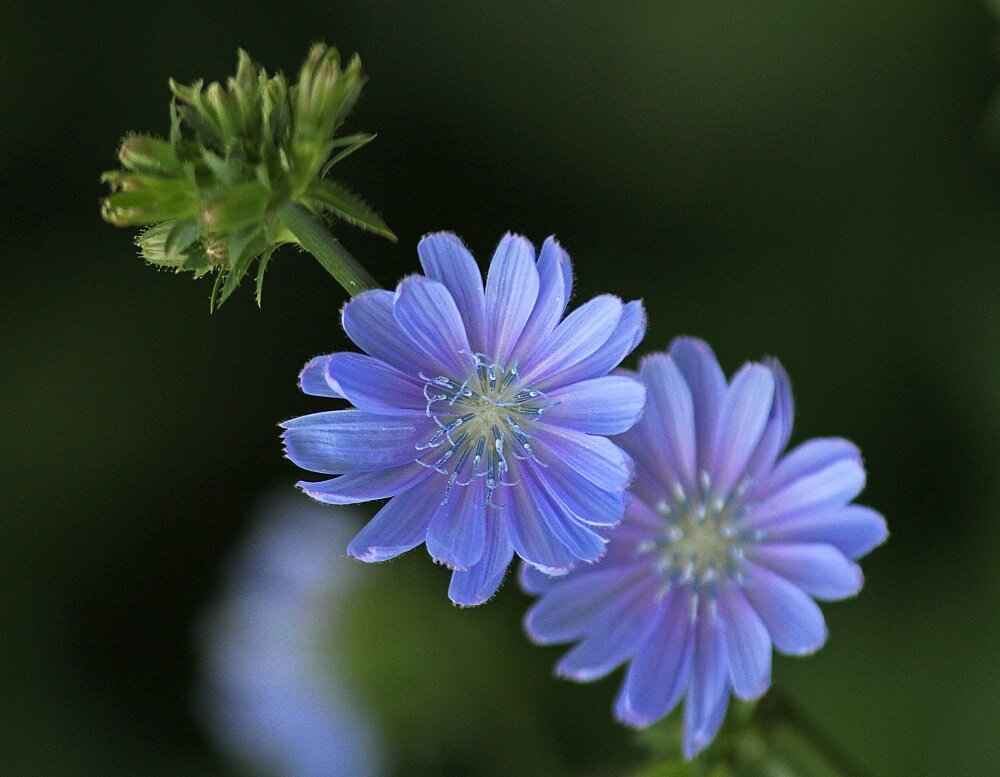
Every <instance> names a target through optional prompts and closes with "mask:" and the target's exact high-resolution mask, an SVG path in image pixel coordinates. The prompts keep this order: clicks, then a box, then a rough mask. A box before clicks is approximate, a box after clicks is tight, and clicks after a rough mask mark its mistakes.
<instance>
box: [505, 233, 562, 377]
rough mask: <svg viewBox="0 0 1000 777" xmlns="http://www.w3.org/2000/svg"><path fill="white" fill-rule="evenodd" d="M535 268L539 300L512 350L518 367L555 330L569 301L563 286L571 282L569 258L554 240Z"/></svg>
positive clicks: (543, 250) (541, 254)
mask: <svg viewBox="0 0 1000 777" xmlns="http://www.w3.org/2000/svg"><path fill="white" fill-rule="evenodd" d="M536 267H537V268H538V297H537V299H536V300H535V306H534V308H533V309H532V311H531V315H530V316H529V317H528V322H527V323H526V324H525V325H524V329H523V330H522V331H521V336H520V337H519V338H518V341H517V346H516V347H515V349H514V351H515V353H516V355H517V357H518V358H519V360H520V361H521V363H525V362H526V361H527V359H528V358H529V357H530V356H531V355H532V354H533V353H534V352H535V351H536V350H537V349H538V347H539V345H541V343H542V341H543V340H545V338H546V337H548V336H549V335H550V334H552V330H553V329H555V328H556V325H557V324H558V323H559V320H560V319H561V318H562V315H563V313H564V312H565V310H566V303H567V302H568V301H569V293H568V291H569V290H568V289H567V288H566V284H567V283H572V282H573V281H572V272H573V271H572V269H570V262H569V256H568V255H567V254H566V252H565V251H563V249H562V246H560V245H559V243H558V242H557V241H556V239H555V238H554V237H549V238H548V239H546V241H545V243H544V244H543V245H542V250H541V252H540V253H539V255H538V264H537V265H536Z"/></svg>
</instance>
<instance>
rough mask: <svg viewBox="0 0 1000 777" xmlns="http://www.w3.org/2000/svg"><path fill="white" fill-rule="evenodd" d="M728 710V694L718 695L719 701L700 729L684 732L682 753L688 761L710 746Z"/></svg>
mask: <svg viewBox="0 0 1000 777" xmlns="http://www.w3.org/2000/svg"><path fill="white" fill-rule="evenodd" d="M728 708H729V692H728V689H727V690H726V692H724V693H722V694H720V695H719V700H718V701H717V702H716V703H715V708H714V709H713V710H712V711H711V712H709V713H708V715H707V716H706V718H705V722H704V724H703V725H702V727H701V728H700V729H699V730H698V731H697V732H694V733H693V734H688V733H687V732H686V731H685V738H684V752H685V757H686V758H688V759H691V758H694V757H695V756H696V755H697V754H698V753H700V752H701V751H702V750H703V749H704V748H706V747H708V746H709V745H710V744H712V740H713V739H715V735H716V734H718V733H719V729H720V728H722V724H723V722H724V721H725V719H726V710H727V709H728Z"/></svg>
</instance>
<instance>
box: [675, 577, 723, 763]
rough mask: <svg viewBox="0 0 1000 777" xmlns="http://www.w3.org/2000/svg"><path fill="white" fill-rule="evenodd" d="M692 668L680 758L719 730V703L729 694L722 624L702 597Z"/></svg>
mask: <svg viewBox="0 0 1000 777" xmlns="http://www.w3.org/2000/svg"><path fill="white" fill-rule="evenodd" d="M695 634H696V639H695V649H694V667H693V670H692V672H691V685H690V687H689V688H688V695H687V701H685V703H684V757H685V758H687V759H688V760H690V759H692V758H694V757H695V755H697V754H698V753H699V752H701V751H702V750H703V749H705V748H706V747H707V746H708V745H709V743H710V742H711V741H712V739H713V738H714V737H715V734H716V733H717V732H718V730H719V725H720V724H721V721H720V720H718V708H719V703H720V700H723V699H726V697H728V695H729V657H728V655H727V654H726V640H725V624H724V623H723V621H722V618H720V617H719V613H718V610H717V602H716V601H715V600H714V599H712V598H711V597H707V596H703V597H702V599H701V602H700V603H699V606H698V623H697V625H696V627H695Z"/></svg>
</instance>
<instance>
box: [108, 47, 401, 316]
mask: <svg viewBox="0 0 1000 777" xmlns="http://www.w3.org/2000/svg"><path fill="white" fill-rule="evenodd" d="M364 81H365V78H364V76H363V75H362V73H361V60H360V59H359V58H358V57H357V56H354V57H353V58H352V59H351V60H350V61H349V62H348V63H347V65H346V66H342V64H341V61H340V56H339V54H338V53H337V51H336V50H335V49H332V48H329V47H327V46H325V45H322V44H317V45H315V46H313V48H312V50H311V51H310V52H309V56H308V57H307V59H306V61H305V63H304V64H303V65H302V69H301V70H300V72H299V78H298V82H297V83H295V84H293V85H291V86H290V85H289V84H288V81H287V80H286V78H285V76H284V75H283V74H281V73H278V74H276V75H273V76H272V75H269V74H268V72H267V71H266V70H264V69H263V68H260V67H258V66H257V65H255V64H254V63H253V62H252V61H251V59H250V57H249V55H248V54H247V53H246V52H245V51H242V50H241V51H240V52H239V63H238V66H237V69H236V75H235V77H233V78H230V79H228V82H227V84H226V86H225V87H223V86H222V85H221V84H219V83H212V84H209V85H208V86H207V87H206V86H204V84H203V82H202V81H197V82H195V83H193V84H191V85H190V86H186V85H184V84H178V83H176V82H175V81H173V80H171V81H170V88H171V90H172V92H173V95H174V99H173V101H172V103H171V106H170V115H171V125H170V138H169V140H160V139H158V138H154V137H150V136H148V135H130V136H128V137H126V138H125V139H124V141H123V142H122V145H121V148H120V149H119V152H118V159H119V161H120V162H121V164H122V169H120V170H113V171H109V172H106V173H105V174H104V175H103V176H102V180H103V181H104V182H106V183H108V184H109V185H110V186H111V189H112V193H111V194H110V196H108V197H107V198H106V199H105V200H104V201H103V204H102V214H103V216H104V218H105V220H107V221H109V222H110V223H112V224H115V225H116V226H134V225H141V226H145V227H147V229H145V230H144V231H143V232H142V234H141V235H140V236H139V238H138V240H137V242H138V245H139V247H140V249H141V251H142V255H143V257H145V259H146V260H147V261H149V262H150V263H152V264H155V265H159V266H162V267H170V268H173V269H174V270H176V271H178V272H179V271H190V272H192V273H194V274H195V277H200V276H202V275H206V274H209V273H214V274H215V285H214V287H213V290H212V298H211V302H212V306H213V308H214V307H215V306H217V305H220V304H221V303H222V302H224V301H225V300H226V299H227V298H228V297H229V295H230V294H232V292H233V290H235V288H236V287H237V285H239V283H240V281H241V280H242V279H243V277H244V276H245V275H246V274H247V272H248V271H249V269H250V267H251V266H252V265H253V263H254V262H255V261H258V260H259V265H258V269H257V302H258V304H259V303H260V291H261V283H262V280H263V276H264V270H265V269H266V267H267V262H268V260H269V259H270V257H271V254H272V253H273V252H274V250H275V248H277V247H278V246H279V245H281V244H282V243H296V244H299V245H302V246H303V247H304V248H306V249H307V250H309V251H310V252H311V253H313V254H314V255H315V256H316V258H317V259H318V260H319V261H320V263H321V264H323V266H324V267H325V268H326V269H327V270H328V271H329V272H330V273H331V274H333V275H334V276H335V277H336V278H337V280H338V281H340V282H341V283H342V284H343V285H344V286H345V288H347V289H348V291H350V292H351V293H357V292H358V291H361V290H363V288H365V287H371V286H374V285H375V284H374V281H372V280H371V278H370V276H368V274H367V273H366V272H365V271H364V270H363V269H362V268H361V266H360V265H358V263H357V261H356V260H355V259H354V258H353V257H351V256H350V254H348V253H347V252H346V250H345V249H344V248H343V247H342V246H341V245H340V244H339V243H338V242H337V241H336V240H335V239H334V238H333V237H332V235H330V234H329V233H328V232H327V230H326V229H325V227H324V226H323V225H322V224H320V223H318V221H317V219H316V216H317V215H322V214H330V215H333V216H337V217H338V218H340V219H343V220H344V221H347V222H348V223H350V224H352V225H354V226H356V227H360V228H362V229H366V230H369V231H371V232H374V233H376V234H379V235H382V236H383V237H386V238H389V239H390V240H395V239H396V238H395V235H393V233H392V232H391V231H390V230H389V228H388V227H387V226H386V224H385V222H384V221H383V220H382V219H381V218H380V217H379V216H378V214H376V213H375V212H374V211H373V210H372V209H371V208H370V207H369V206H368V205H367V204H365V202H364V201H362V200H361V199H360V198H359V197H357V196H356V195H354V194H352V193H351V192H350V191H348V190H347V189H346V188H345V187H344V186H342V185H341V184H338V183H336V182H334V181H331V180H328V179H327V178H326V175H327V173H328V171H329V170H330V168H331V167H333V165H335V164H336V163H337V162H339V161H341V160H342V159H344V158H345V157H346V156H348V155H349V154H351V153H353V152H354V151H356V150H357V149H359V148H361V147H362V146H364V145H365V144H366V143H368V142H369V141H370V140H372V139H373V138H374V137H375V136H374V135H369V134H355V135H346V136H341V137H338V136H336V134H335V133H336V131H337V129H338V128H339V127H340V125H341V124H342V123H343V121H344V119H345V118H346V116H347V114H348V113H349V112H350V110H351V108H352V107H353V106H354V103H355V102H356V101H357V99H358V96H359V95H360V93H361V88H362V86H363V84H364Z"/></svg>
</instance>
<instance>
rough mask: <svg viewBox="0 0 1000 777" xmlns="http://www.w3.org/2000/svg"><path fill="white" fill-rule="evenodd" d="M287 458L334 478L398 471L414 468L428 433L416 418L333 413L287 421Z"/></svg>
mask: <svg viewBox="0 0 1000 777" xmlns="http://www.w3.org/2000/svg"><path fill="white" fill-rule="evenodd" d="M282 426H284V427H285V433H284V435H283V436H284V442H285V454H286V455H287V456H288V458H290V459H291V460H292V461H294V462H295V463H296V464H298V465H299V466H300V467H302V468H303V469H308V470H311V471H312V472H322V473H325V474H329V475H338V474H340V473H343V472H355V471H368V470H375V469H385V468H387V467H398V466H400V465H401V464H406V463H409V462H412V461H413V460H414V459H415V458H416V456H415V451H414V446H415V445H416V443H417V442H418V441H419V440H420V439H422V438H423V437H424V436H425V435H426V433H427V420H426V419H424V418H421V417H419V416H417V415H413V416H401V415H394V416H387V415H375V414H373V413H365V412H362V411H361V410H332V411H329V412H325V413H313V414H312V415H307V416H301V417H299V418H293V419H292V420H290V421H286V422H285V423H284V424H282Z"/></svg>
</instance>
